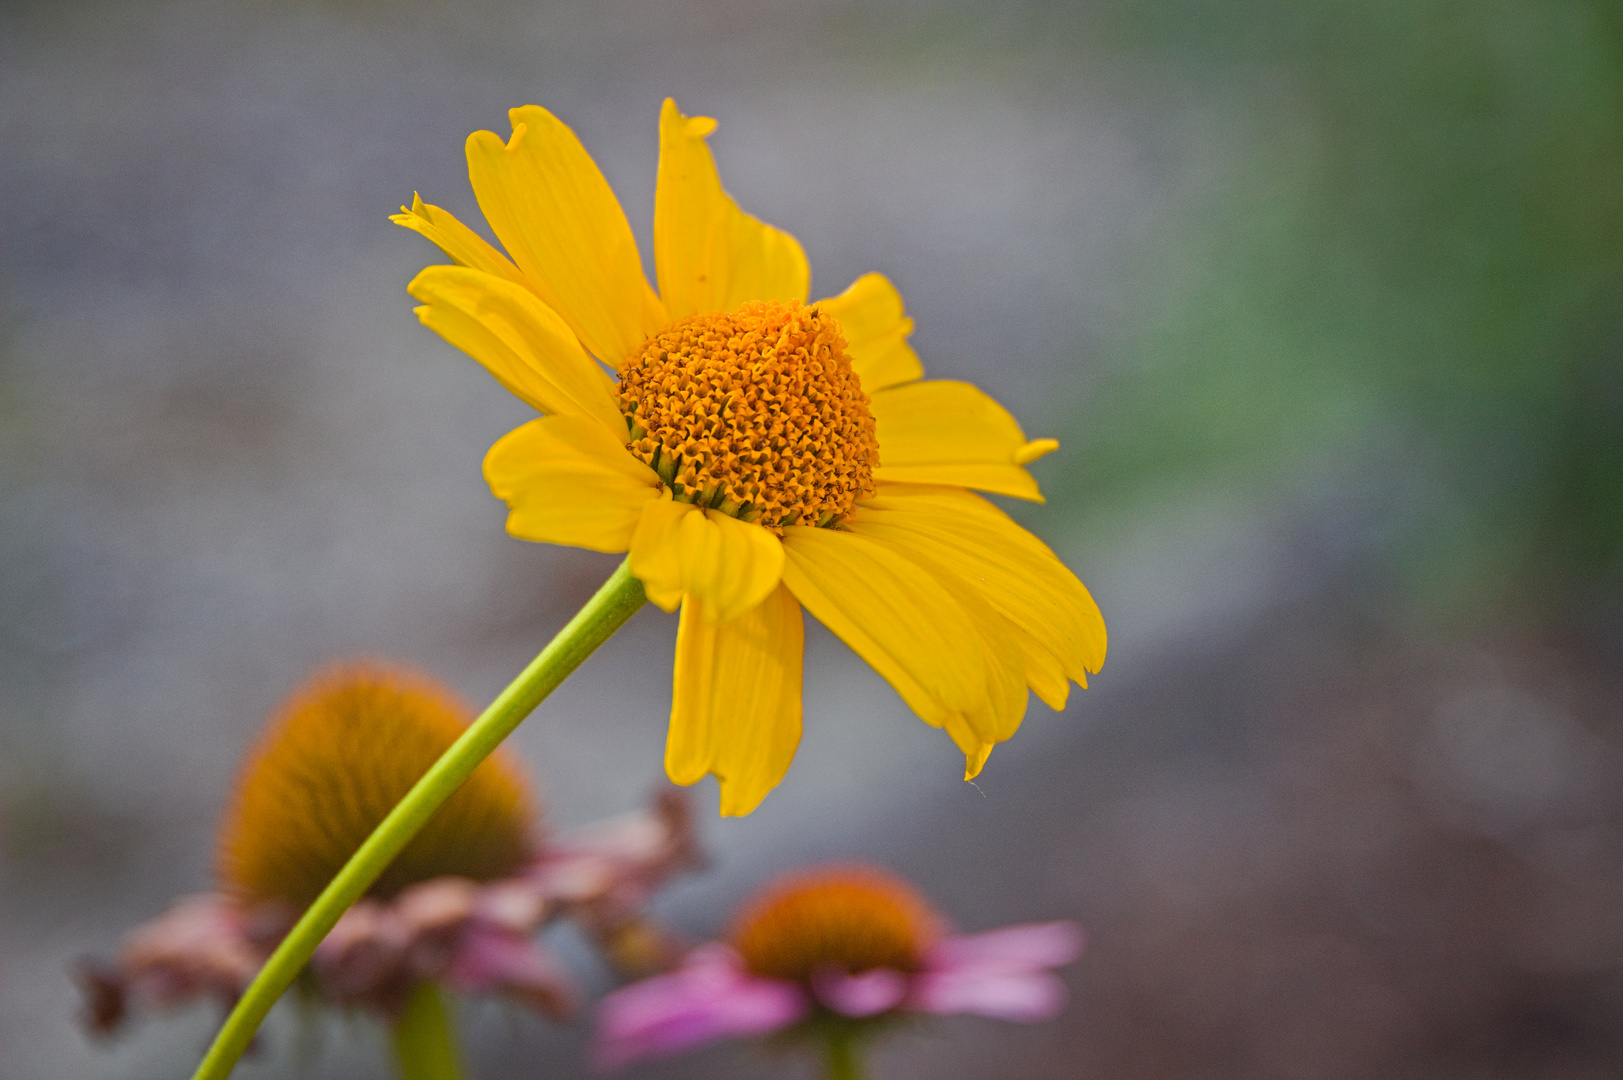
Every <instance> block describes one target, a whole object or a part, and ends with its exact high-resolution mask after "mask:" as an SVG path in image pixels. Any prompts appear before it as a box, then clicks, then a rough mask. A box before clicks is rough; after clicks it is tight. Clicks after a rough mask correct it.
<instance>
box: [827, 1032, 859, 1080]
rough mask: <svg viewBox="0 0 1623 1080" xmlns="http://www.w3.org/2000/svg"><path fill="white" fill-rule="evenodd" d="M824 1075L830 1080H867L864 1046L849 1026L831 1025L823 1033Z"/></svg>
mask: <svg viewBox="0 0 1623 1080" xmlns="http://www.w3.org/2000/svg"><path fill="white" fill-rule="evenodd" d="M823 1075H824V1076H826V1077H828V1080H867V1076H868V1070H867V1067H866V1063H865V1062H864V1061H863V1060H862V1046H861V1044H860V1043H859V1041H858V1039H857V1033H856V1032H855V1031H853V1030H852V1029H851V1026H850V1025H848V1024H831V1025H829V1027H828V1029H827V1030H826V1031H825V1032H824V1033H823Z"/></svg>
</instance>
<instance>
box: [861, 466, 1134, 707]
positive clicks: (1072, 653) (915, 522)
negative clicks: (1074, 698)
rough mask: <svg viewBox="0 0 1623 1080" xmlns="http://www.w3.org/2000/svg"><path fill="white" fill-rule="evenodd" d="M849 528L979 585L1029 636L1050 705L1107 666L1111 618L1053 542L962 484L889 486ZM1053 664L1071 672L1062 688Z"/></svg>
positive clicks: (1035, 685) (1033, 677)
mask: <svg viewBox="0 0 1623 1080" xmlns="http://www.w3.org/2000/svg"><path fill="white" fill-rule="evenodd" d="M845 528H846V529H847V530H848V531H850V532H851V533H853V534H855V535H858V536H871V537H873V538H875V539H884V540H888V541H890V542H891V543H893V544H897V545H900V546H901V547H903V548H905V549H906V550H909V551H916V552H918V553H919V554H921V555H923V556H925V557H927V558H930V559H932V560H935V561H936V562H939V563H941V564H943V565H945V566H947V567H949V568H951V569H953V570H954V571H956V572H957V573H958V575H959V576H960V577H962V578H963V579H964V580H966V581H969V582H971V583H973V584H974V586H975V588H976V589H977V590H978V591H979V592H980V593H981V594H982V595H983V596H985V597H986V599H987V602H988V603H990V604H991V605H992V606H993V607H994V608H995V609H996V610H997V611H998V612H999V613H1000V614H1001V615H1003V616H1004V617H1005V618H1007V619H1008V620H1009V621H1010V622H1011V623H1012V624H1013V625H1014V626H1015V627H1017V628H1018V629H1019V630H1021V631H1023V632H1024V634H1025V635H1027V637H1026V638H1022V639H1021V646H1022V651H1024V652H1025V653H1026V668H1027V682H1028V684H1029V685H1030V686H1031V687H1032V689H1034V690H1035V691H1037V694H1038V696H1039V697H1041V698H1042V699H1043V700H1044V701H1045V702H1047V703H1048V704H1050V705H1053V706H1054V707H1056V708H1058V707H1059V706H1061V705H1063V704H1064V691H1063V679H1065V678H1068V679H1070V680H1072V681H1075V682H1077V683H1079V684H1080V685H1083V686H1086V685H1087V676H1088V673H1089V672H1095V671H1098V670H1099V667H1100V665H1101V664H1103V663H1104V659H1105V647H1106V635H1105V624H1104V619H1103V618H1102V617H1101V616H1100V614H1099V608H1098V605H1096V604H1095V603H1094V601H1093V597H1092V596H1091V595H1089V593H1088V590H1087V587H1086V586H1084V585H1083V584H1082V582H1081V581H1080V580H1078V579H1077V576H1076V575H1075V574H1073V573H1072V572H1071V571H1070V570H1069V569H1068V568H1067V567H1066V566H1065V564H1064V563H1062V562H1060V560H1059V558H1058V557H1057V556H1056V555H1055V554H1054V553H1053V552H1052V551H1051V550H1049V548H1048V546H1047V545H1045V544H1044V543H1043V542H1042V541H1041V540H1039V539H1037V537H1035V536H1033V535H1032V534H1031V533H1030V532H1028V531H1026V530H1025V529H1023V528H1021V527H1020V525H1018V524H1016V523H1015V521H1014V520H1013V519H1011V518H1010V517H1009V516H1008V515H1007V514H1005V513H1004V512H1003V511H1002V510H1000V509H998V508H997V507H996V506H993V505H992V504H991V503H990V502H988V501H987V500H985V499H983V498H981V497H980V496H978V495H975V494H973V493H971V492H968V491H964V490H963V489H962V488H952V487H941V486H936V487H926V486H920V485H911V484H889V483H887V484H881V485H880V486H879V490H878V492H877V494H876V495H875V497H874V498H872V499H869V500H867V501H865V502H863V503H862V504H861V505H859V506H858V507H857V509H856V510H855V511H854V512H853V513H852V515H851V517H850V518H849V519H847V521H846V523H845ZM1037 649H1040V650H1042V651H1043V652H1045V653H1047V654H1049V656H1048V657H1047V658H1045V657H1044V656H1043V655H1039V654H1038V653H1037V652H1036V650H1037ZM1053 664H1057V665H1058V666H1059V667H1060V668H1061V669H1062V671H1063V677H1062V679H1061V680H1060V682H1061V685H1060V686H1056V685H1055V680H1054V678H1053V675H1052V673H1051V670H1050V669H1051V667H1052V665H1053Z"/></svg>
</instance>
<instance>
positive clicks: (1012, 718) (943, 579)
mask: <svg viewBox="0 0 1623 1080" xmlns="http://www.w3.org/2000/svg"><path fill="white" fill-rule="evenodd" d="M870 539H873V540H875V541H876V542H877V543H879V544H880V545H882V546H884V547H888V548H890V549H891V550H892V551H894V552H896V553H897V554H899V555H901V556H902V557H903V558H905V559H907V560H908V561H909V562H911V563H914V564H915V565H917V566H918V567H919V568H920V569H922V570H924V571H925V572H926V573H928V574H929V575H930V576H931V577H932V578H934V579H935V582H936V585H937V586H938V587H939V588H940V589H942V590H943V591H945V592H946V593H947V594H948V595H950V596H951V597H952V598H953V599H954V600H955V601H957V603H958V606H959V607H960V608H961V609H962V610H963V612H964V613H965V614H966V615H967V616H968V617H969V620H970V623H971V625H972V626H973V627H974V629H975V633H976V635H977V637H978V638H979V645H980V649H981V654H982V655H983V656H984V657H986V660H987V695H986V703H985V706H984V708H981V709H977V710H968V711H964V712H962V713H956V714H951V715H949V716H948V717H947V719H946V720H945V722H944V723H943V725H942V726H943V728H944V729H945V730H946V732H947V734H948V735H950V736H951V737H952V740H953V742H954V743H956V744H957V745H958V749H960V750H962V751H963V753H964V758H965V763H964V779H965V780H973V779H974V778H975V777H976V775H977V774H978V773H979V772H980V771H981V768H982V766H984V765H985V764H986V759H987V757H988V756H989V755H990V754H991V752H992V746H993V745H994V744H996V743H1000V742H1002V741H1004V740H1005V739H1008V738H1009V737H1011V736H1012V735H1013V734H1014V733H1015V732H1016V731H1017V730H1019V727H1020V721H1021V720H1022V719H1024V717H1025V714H1026V680H1025V670H1026V664H1025V658H1024V656H1023V654H1022V652H1021V648H1020V641H1019V638H1018V635H1017V633H1016V628H1015V627H1014V626H1013V625H1012V624H1010V623H1009V621H1008V620H1007V619H1005V618H1004V617H1003V616H1002V615H1000V614H998V612H997V611H996V609H994V608H993V607H992V606H991V605H990V604H989V603H987V602H986V599H985V597H983V596H981V595H980V593H979V592H977V591H976V590H975V588H974V586H972V585H971V584H970V583H969V582H968V581H965V580H964V579H963V578H962V577H960V576H959V575H958V573H956V572H955V571H954V570H952V569H950V568H948V567H947V566H945V565H943V564H942V563H940V562H937V561H936V560H934V559H932V558H931V557H930V556H929V555H928V554H926V553H923V552H920V551H918V550H916V549H909V548H908V547H906V546H905V545H902V544H897V543H895V542H893V541H892V540H891V539H890V538H888V537H882V536H881V537H870Z"/></svg>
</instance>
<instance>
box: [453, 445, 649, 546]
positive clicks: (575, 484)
mask: <svg viewBox="0 0 1623 1080" xmlns="http://www.w3.org/2000/svg"><path fill="white" fill-rule="evenodd" d="M485 480H486V482H488V483H489V484H490V490H491V491H492V492H494V493H495V495H496V497H497V498H499V499H503V500H505V501H506V503H507V505H508V507H509V509H510V510H511V513H509V514H508V516H507V531H508V532H510V533H512V534H513V535H514V536H517V537H520V538H522V539H525V540H539V541H542V542H544V543H549V544H569V545H571V546H573V547H583V548H591V549H592V550H593V551H611V552H619V551H624V550H626V549H627V548H628V547H630V546H631V536H632V533H633V532H634V531H635V529H636V528H637V521H638V519H639V518H640V517H641V515H642V507H643V504H644V503H646V502H649V501H652V500H655V499H657V497H658V495H659V493H660V491H661V490H662V487H661V485H660V482H659V476H658V474H656V473H655V472H654V470H652V469H650V468H649V467H648V466H646V465H644V464H643V463H642V462H640V461H638V460H637V459H636V458H634V457H632V456H631V455H630V454H629V453H627V452H626V448H625V446H624V445H623V444H622V443H620V442H619V441H617V440H616V439H615V438H614V436H613V435H611V434H610V433H609V431H608V429H606V428H605V427H604V426H603V425H602V424H600V423H598V422H597V421H595V420H585V419H582V418H580V417H576V416H548V417H544V418H543V419H540V420H532V421H530V422H529V423H528V424H525V425H524V426H523V427H521V428H517V429H515V430H513V431H510V432H508V433H507V434H506V435H504V436H502V438H501V439H499V440H498V441H497V442H496V445H495V446H492V447H491V448H490V453H488V454H486V455H485Z"/></svg>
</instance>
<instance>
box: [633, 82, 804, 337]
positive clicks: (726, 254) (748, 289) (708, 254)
mask: <svg viewBox="0 0 1623 1080" xmlns="http://www.w3.org/2000/svg"><path fill="white" fill-rule="evenodd" d="M715 127H716V122H715V121H714V120H712V119H710V118H709V117H705V116H683V115H682V113H681V110H679V109H678V108H677V107H676V102H675V101H672V100H671V99H670V98H666V99H665V103H664V105H663V107H662V108H661V109H660V114H659V178H658V182H657V185H656V187H655V191H654V267H655V272H656V274H657V275H658V278H659V293H660V296H661V297H662V298H663V300H664V302H665V308H666V310H667V311H668V312H669V314H670V317H671V318H673V319H681V318H685V317H687V316H689V315H695V314H699V313H702V312H708V311H732V310H733V309H734V308H736V307H738V306H739V305H740V304H742V303H744V301H746V300H784V301H793V302H795V303H805V302H806V292H807V289H808V288H809V286H810V284H811V269H810V267H809V266H808V265H807V263H806V253H805V252H804V251H802V250H801V247H800V242H799V241H798V240H796V239H795V238H794V237H793V236H790V235H789V234H788V233H786V232H783V231H782V230H780V229H774V228H773V227H772V226H770V225H768V224H766V223H765V222H763V221H760V220H759V219H757V218H754V217H752V216H750V215H749V214H746V213H744V211H743V210H741V209H739V206H738V203H737V202H735V201H734V200H733V197H732V196H731V195H729V194H727V192H726V191H725V190H723V189H722V186H721V177H720V176H719V175H718V174H717V172H716V162H715V159H714V158H713V157H712V156H711V154H710V147H709V146H708V145H706V144H705V141H704V140H705V136H707V135H709V134H710V133H711V132H712V131H714V130H715Z"/></svg>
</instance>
